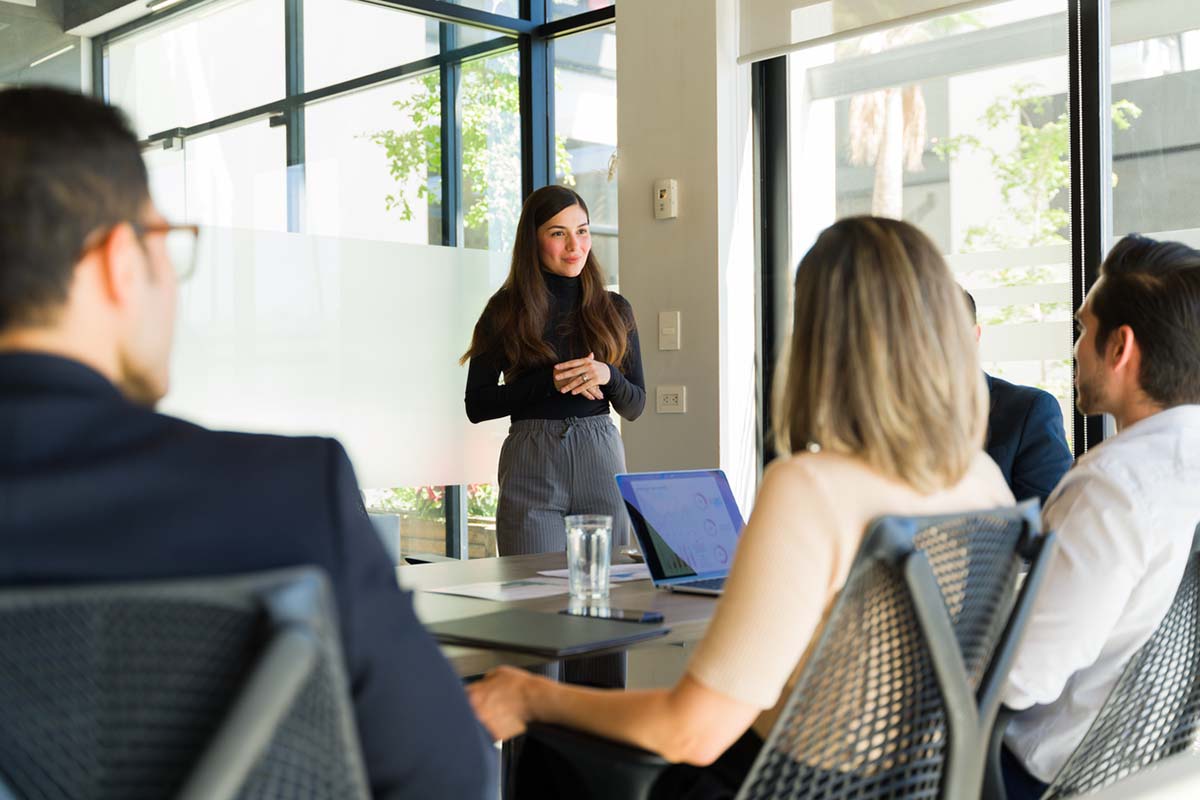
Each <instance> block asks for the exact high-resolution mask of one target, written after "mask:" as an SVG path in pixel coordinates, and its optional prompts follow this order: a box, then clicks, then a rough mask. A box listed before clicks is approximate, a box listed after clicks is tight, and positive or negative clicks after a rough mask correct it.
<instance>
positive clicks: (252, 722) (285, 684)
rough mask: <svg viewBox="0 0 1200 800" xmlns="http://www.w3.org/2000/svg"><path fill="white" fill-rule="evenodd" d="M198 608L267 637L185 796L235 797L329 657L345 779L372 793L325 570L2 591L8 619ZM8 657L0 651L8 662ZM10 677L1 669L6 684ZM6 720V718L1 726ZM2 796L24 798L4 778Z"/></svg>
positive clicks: (198, 799)
mask: <svg viewBox="0 0 1200 800" xmlns="http://www.w3.org/2000/svg"><path fill="white" fill-rule="evenodd" d="M155 599H162V600H171V601H174V602H175V603H179V602H181V601H182V602H184V603H187V602H195V603H197V604H201V605H208V606H212V605H218V606H225V607H231V608H235V609H238V610H240V611H244V612H245V613H246V614H250V615H256V616H259V615H261V616H262V617H264V618H265V622H266V630H267V635H266V639H265V641H264V642H263V643H262V645H261V648H260V649H259V650H258V654H257V657H256V658H255V660H254V662H253V664H252V666H251V668H250V670H249V672H248V674H246V675H245V677H244V680H243V681H242V683H241V684H240V686H239V687H238V689H237V690H236V692H235V695H234V698H233V701H232V703H231V704H230V705H229V706H228V708H227V709H226V710H225V712H224V714H223V716H222V721H221V723H220V725H219V727H218V729H217V731H216V733H215V735H213V736H212V737H211V738H210V739H209V740H208V742H207V745H206V746H205V747H204V749H203V752H200V753H197V754H196V760H195V762H194V763H193V765H192V767H191V769H190V771H189V773H188V774H187V777H186V779H185V780H184V781H183V784H182V786H181V788H180V789H179V791H178V792H177V793H176V794H175V797H176V798H177V800H233V799H234V798H238V797H241V796H244V795H243V794H242V793H243V789H244V788H245V785H246V782H247V779H248V778H249V777H250V776H251V773H252V772H253V770H254V768H255V766H256V765H257V764H258V762H259V760H260V758H261V757H262V756H263V755H264V753H265V752H266V751H267V749H268V747H269V746H270V745H271V743H272V740H273V739H274V737H275V735H276V733H277V732H278V730H279V729H280V726H281V724H282V723H283V721H284V719H285V717H286V715H287V713H288V712H289V710H290V709H291V708H292V707H293V704H294V703H295V701H296V700H297V698H298V696H299V694H300V692H301V690H302V689H303V688H304V686H305V684H306V682H307V681H308V679H309V678H310V677H311V676H312V675H313V674H314V671H315V669H316V668H317V666H318V664H319V663H320V662H321V661H322V660H325V661H326V664H327V666H328V668H329V669H331V671H332V678H333V681H334V685H335V689H334V691H335V693H337V694H339V697H338V698H337V701H336V704H337V706H338V707H337V709H336V710H335V715H334V724H335V725H337V726H338V728H339V730H338V731H337V732H336V733H335V735H336V736H338V737H340V739H339V740H340V741H342V742H344V743H345V745H346V746H345V753H344V758H345V759H346V763H344V766H345V769H346V770H347V774H346V775H345V776H343V777H344V778H345V780H346V781H347V783H348V784H349V785H351V786H353V787H354V791H353V792H352V794H350V795H348V797H349V798H351V800H354V799H355V798H367V797H369V790H368V784H367V778H366V771H365V768H364V765H363V761H362V755H361V750H360V748H359V743H358V736H357V731H356V728H355V725H354V720H353V709H352V706H351V705H350V700H349V693H348V689H347V681H346V676H345V669H344V666H343V663H342V662H343V656H342V652H341V645H340V639H339V636H338V631H337V625H336V616H335V614H334V612H333V600H332V593H331V591H330V589H329V585H328V580H327V579H326V577H325V575H324V573H323V572H322V571H321V570H320V569H317V568H315V567H300V568H292V569H283V570H274V571H270V572H262V573H254V574H247V575H240V576H227V577H218V578H199V579H195V578H188V579H179V580H165V581H151V582H137V583H113V584H98V585H80V586H66V587H62V586H51V587H38V588H15V589H6V590H0V617H2V616H4V615H5V614H6V613H11V612H13V611H20V610H26V609H29V608H31V607H42V608H54V607H62V606H83V607H85V608H86V606H87V605H88V604H89V603H92V602H96V601H105V602H112V601H116V602H118V603H119V602H122V601H142V602H144V601H146V600H155ZM2 664H3V656H2V654H0V665H2ZM7 677H8V676H7V674H5V673H4V672H3V671H0V680H2V679H6V678H7ZM3 724H4V723H3V721H0V726H2V725H3ZM0 800H21V798H20V797H19V796H18V795H17V793H16V791H15V790H14V789H13V788H11V786H10V785H9V784H8V783H6V782H5V780H4V776H3V775H2V774H0Z"/></svg>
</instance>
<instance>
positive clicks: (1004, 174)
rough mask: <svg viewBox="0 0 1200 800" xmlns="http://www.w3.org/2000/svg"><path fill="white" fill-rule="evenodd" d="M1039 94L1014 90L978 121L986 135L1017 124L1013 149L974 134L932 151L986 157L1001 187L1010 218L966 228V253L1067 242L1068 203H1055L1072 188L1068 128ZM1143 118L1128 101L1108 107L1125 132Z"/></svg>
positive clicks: (1027, 86) (1032, 88) (1032, 87)
mask: <svg viewBox="0 0 1200 800" xmlns="http://www.w3.org/2000/svg"><path fill="white" fill-rule="evenodd" d="M1041 91H1042V89H1041V87H1040V86H1038V85H1036V84H1032V83H1024V84H1019V85H1017V86H1015V87H1013V93H1012V94H1011V95H1008V96H1002V97H999V98H997V99H996V101H995V102H993V103H992V104H991V105H990V106H988V108H987V110H986V111H985V112H984V114H983V116H982V117H981V118H980V120H979V121H980V122H981V123H982V124H983V127H984V129H985V130H987V131H988V132H989V133H990V134H995V133H997V132H999V131H1004V130H1008V129H1010V128H1011V126H1013V124H1014V123H1015V126H1016V132H1017V144H1016V147H1015V148H1002V147H1000V146H998V145H997V142H1000V141H1005V139H1004V137H1001V136H995V135H993V136H989V137H988V140H987V143H985V142H984V141H983V139H981V138H980V137H979V136H975V135H973V134H962V135H959V136H953V137H950V138H948V139H945V140H943V141H941V142H939V143H938V144H936V145H935V146H934V148H933V149H934V152H935V153H936V154H937V155H938V156H939V157H941V158H943V159H952V158H954V156H955V155H957V154H959V153H960V152H964V151H975V152H979V153H982V154H984V155H986V156H987V157H988V159H989V161H990V163H991V166H992V170H993V174H994V175H995V176H996V178H997V180H998V181H999V182H1000V194H1001V197H1003V199H1004V204H1005V206H1007V209H1008V211H1009V215H1008V216H1006V217H1002V218H997V219H993V220H990V221H988V223H987V224H985V225H976V226H972V227H971V228H969V229H968V230H967V233H966V239H965V241H964V249H965V250H967V251H975V250H1004V249H1010V248H1014V247H1036V246H1038V245H1047V244H1065V243H1067V242H1068V241H1069V238H1068V237H1069V233H1070V231H1069V226H1070V215H1069V213H1068V211H1067V204H1066V202H1061V203H1058V204H1056V203H1055V201H1056V200H1057V199H1058V198H1059V195H1060V193H1062V192H1064V191H1066V190H1067V188H1068V186H1069V185H1070V180H1071V140H1070V135H1071V123H1070V119H1069V117H1068V115H1067V112H1066V111H1065V110H1064V111H1062V112H1061V113H1059V114H1058V115H1057V116H1054V117H1050V116H1049V107H1050V104H1051V100H1052V98H1051V97H1050V96H1049V95H1046V94H1039V92H1041ZM1141 113H1142V111H1141V109H1140V108H1138V107H1137V106H1136V105H1134V104H1133V103H1131V102H1129V101H1128V100H1118V101H1117V102H1115V103H1113V105H1112V119H1113V126H1114V127H1115V128H1116V129H1117V130H1120V131H1123V130H1127V129H1128V128H1129V126H1130V125H1132V124H1133V121H1134V120H1135V119H1137V118H1138V117H1139V116H1140V115H1141Z"/></svg>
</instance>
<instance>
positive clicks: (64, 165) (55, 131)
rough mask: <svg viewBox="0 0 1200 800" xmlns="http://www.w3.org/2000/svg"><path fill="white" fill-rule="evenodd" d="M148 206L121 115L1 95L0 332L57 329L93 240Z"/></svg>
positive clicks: (29, 95)
mask: <svg viewBox="0 0 1200 800" xmlns="http://www.w3.org/2000/svg"><path fill="white" fill-rule="evenodd" d="M148 198H149V188H148V183H147V180H146V167H145V165H144V164H143V163H142V154H141V149H140V147H139V146H138V141H137V137H136V136H134V134H133V132H132V131H131V130H130V128H129V125H128V123H127V122H126V120H125V117H124V116H123V115H122V114H121V113H120V112H119V111H117V110H116V109H115V108H112V107H110V106H106V105H105V104H104V103H102V102H100V101H98V100H94V99H91V98H89V97H84V96H83V95H80V94H77V93H74V92H68V91H64V90H62V89H52V88H49V87H33V88H20V89H5V90H3V91H0V331H2V330H5V329H7V328H10V327H13V326H15V325H31V324H45V323H46V322H49V321H50V320H52V319H53V315H54V312H55V311H56V310H57V308H58V307H59V306H61V305H62V303H64V302H65V301H66V299H67V291H68V288H69V287H70V284H71V275H72V270H73V268H74V266H75V264H76V263H77V262H78V261H79V258H80V256H82V255H83V249H84V245H85V241H86V240H87V239H88V237H89V236H91V235H92V234H93V233H95V232H97V231H103V230H105V229H107V228H111V227H112V226H114V225H117V224H119V223H121V222H125V221H129V222H134V221H137V218H138V212H139V211H140V210H141V208H142V206H143V204H144V203H145V202H146V200H147V199H148Z"/></svg>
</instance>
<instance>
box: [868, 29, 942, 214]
mask: <svg viewBox="0 0 1200 800" xmlns="http://www.w3.org/2000/svg"><path fill="white" fill-rule="evenodd" d="M928 38H929V34H928V32H927V30H926V29H925V28H924V27H922V26H921V25H905V26H903V27H899V28H893V29H891V30H888V31H883V32H881V33H874V34H869V35H867V36H863V37H862V38H861V39H859V41H858V47H857V52H858V53H859V54H862V55H873V54H876V53H881V52H884V51H886V50H891V49H893V48H896V47H900V46H903V45H907V44H912V43H914V42H917V41H922V40H925V39H928ZM924 152H925V96H924V94H922V92H921V87H920V86H917V85H916V84H913V85H910V86H903V87H901V86H892V87H889V88H886V89H878V90H876V91H873V92H864V93H862V94H857V95H855V96H854V97H852V98H850V163H851V164H863V165H870V166H873V167H874V168H875V187H874V190H873V191H872V193H871V213H872V214H875V215H876V216H882V217H893V218H895V219H900V217H901V216H902V214H903V212H904V172H905V170H907V171H909V172H919V171H920V170H921V169H922V168H923V165H922V161H921V159H922V156H923V155H924Z"/></svg>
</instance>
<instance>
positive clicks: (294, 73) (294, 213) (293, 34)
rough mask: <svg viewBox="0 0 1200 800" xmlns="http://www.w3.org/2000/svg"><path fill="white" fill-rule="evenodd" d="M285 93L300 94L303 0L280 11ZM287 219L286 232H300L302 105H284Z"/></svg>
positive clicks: (291, 96)
mask: <svg viewBox="0 0 1200 800" xmlns="http://www.w3.org/2000/svg"><path fill="white" fill-rule="evenodd" d="M283 35H284V51H283V52H284V70H285V79H284V80H285V93H286V95H287V99H288V100H289V101H292V100H294V98H296V97H298V96H299V95H302V94H304V0H284V10H283ZM283 116H284V120H285V124H286V126H287V218H288V231H289V232H291V233H299V232H301V231H303V230H304V227H305V226H304V212H305V209H304V106H303V104H301V103H298V102H288V104H287V107H286V109H285V110H284V114H283Z"/></svg>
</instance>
